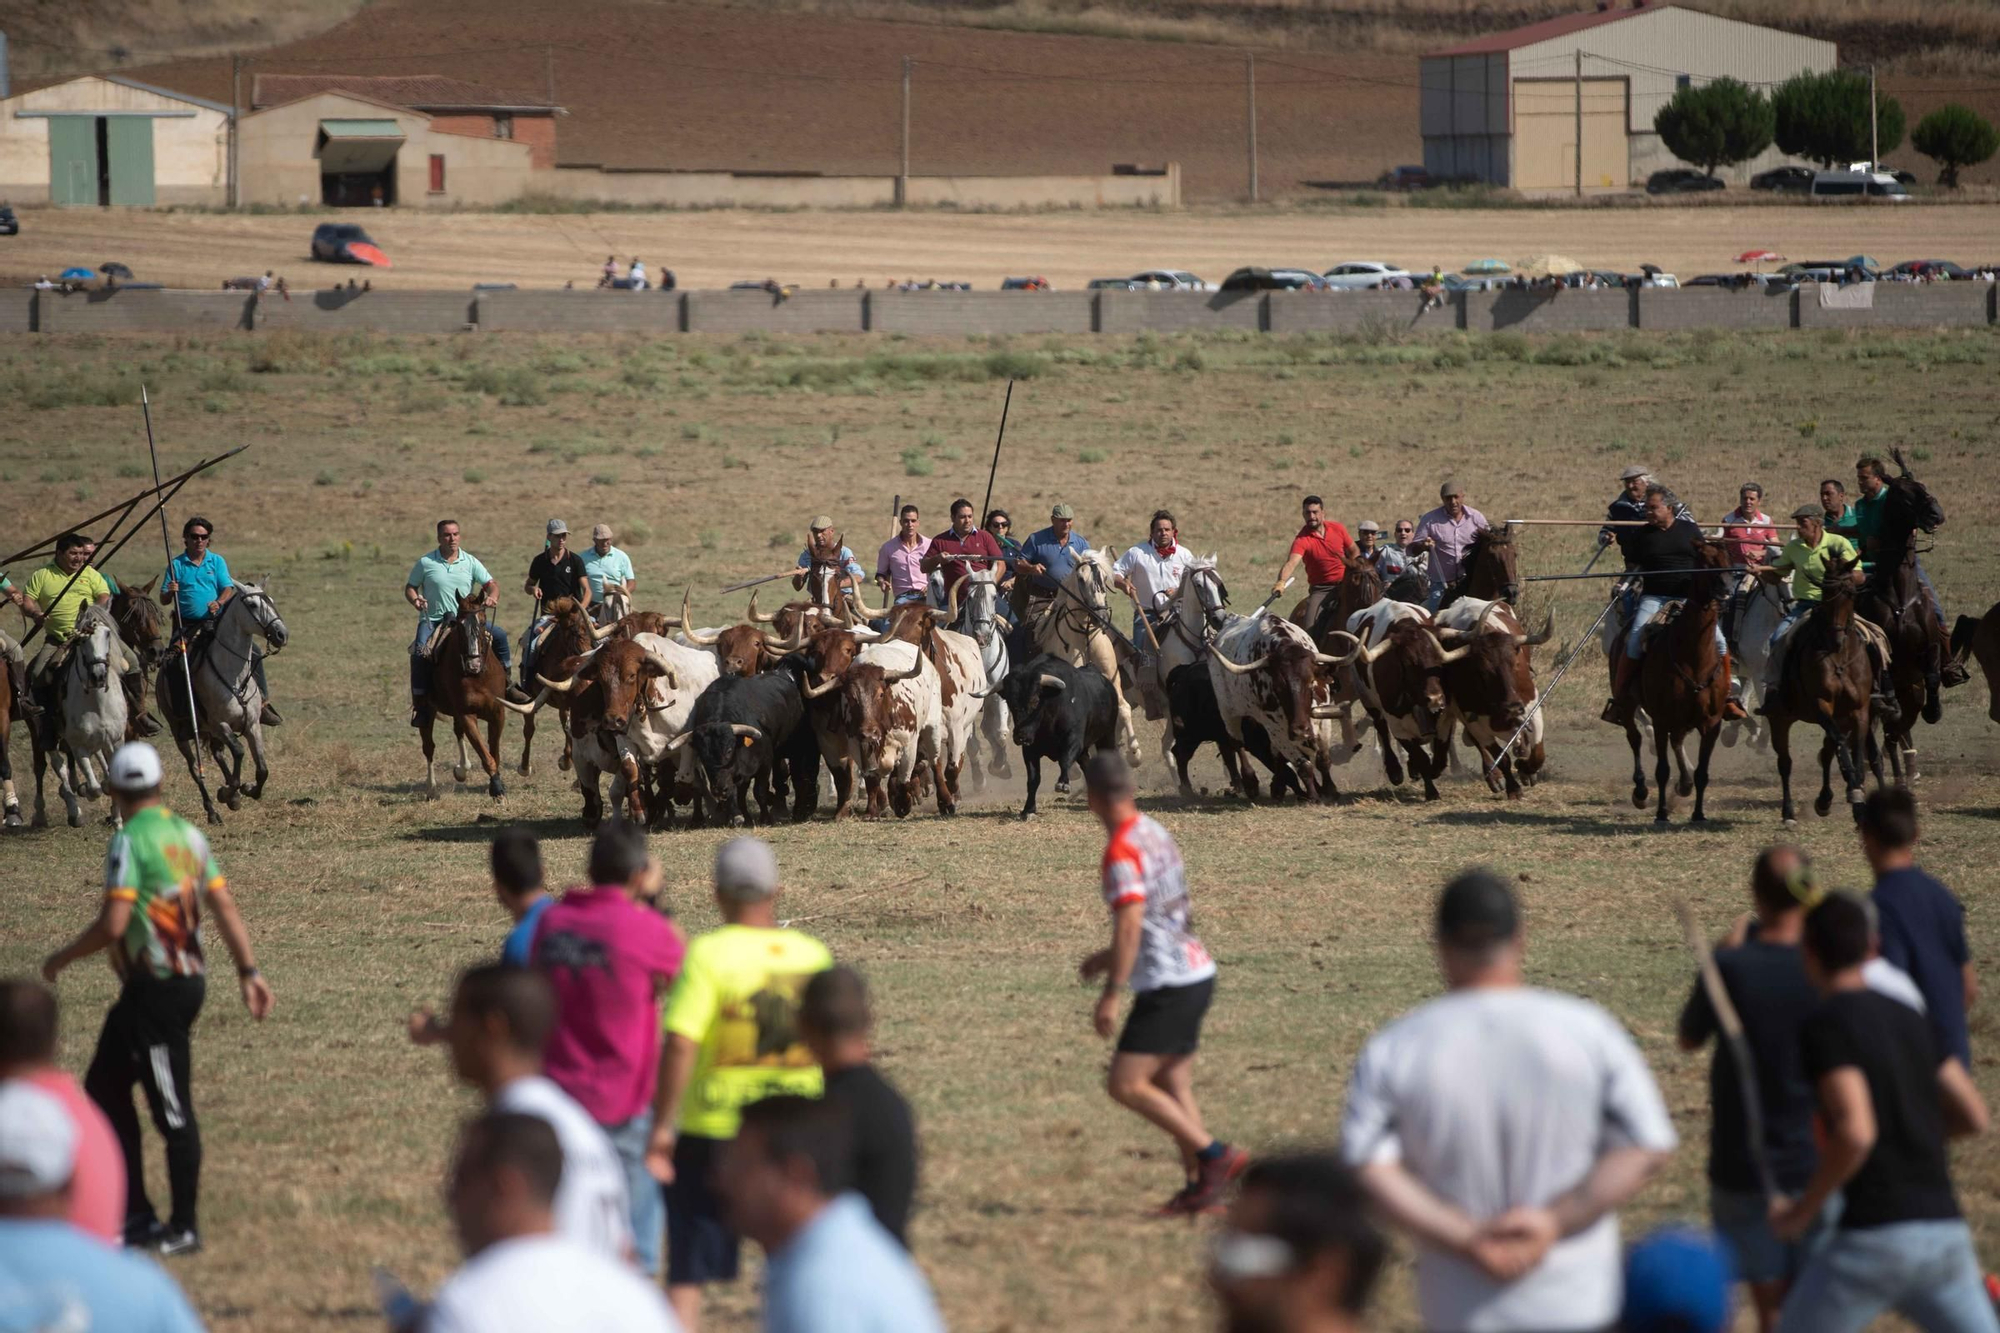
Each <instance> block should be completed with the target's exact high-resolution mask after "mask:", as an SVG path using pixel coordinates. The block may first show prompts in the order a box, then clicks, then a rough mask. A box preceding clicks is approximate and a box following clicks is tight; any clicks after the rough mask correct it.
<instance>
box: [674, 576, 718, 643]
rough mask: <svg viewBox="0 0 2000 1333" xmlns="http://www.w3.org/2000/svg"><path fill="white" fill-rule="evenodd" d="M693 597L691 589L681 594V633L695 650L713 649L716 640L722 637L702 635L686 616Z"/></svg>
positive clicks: (689, 617) (690, 618)
mask: <svg viewBox="0 0 2000 1333" xmlns="http://www.w3.org/2000/svg"><path fill="white" fill-rule="evenodd" d="M693 596H694V594H693V590H692V589H690V590H688V591H685V592H683V593H681V633H683V634H685V635H687V641H688V642H689V643H691V644H693V645H694V646H695V647H697V648H713V647H715V644H716V640H718V639H720V638H721V637H722V636H721V635H720V634H703V633H702V632H701V631H700V630H697V629H696V628H695V627H694V618H693V617H692V616H690V615H689V614H688V604H689V603H690V602H691V601H692V600H693Z"/></svg>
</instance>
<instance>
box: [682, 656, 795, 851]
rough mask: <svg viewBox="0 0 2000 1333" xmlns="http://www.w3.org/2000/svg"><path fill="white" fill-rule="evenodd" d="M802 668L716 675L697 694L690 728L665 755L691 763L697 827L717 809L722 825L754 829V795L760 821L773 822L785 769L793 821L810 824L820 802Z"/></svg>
mask: <svg viewBox="0 0 2000 1333" xmlns="http://www.w3.org/2000/svg"><path fill="white" fill-rule="evenodd" d="M803 671H804V665H803V664H802V663H800V662H798V661H797V659H796V658H787V659H786V660H785V661H783V662H780V663H779V664H777V665H776V666H775V667H773V668H772V669H771V670H769V671H764V672H760V673H758V674H757V675H754V676H737V675H728V674H722V675H718V676H717V677H716V679H715V681H714V683H713V684H711V685H710V686H709V687H708V688H707V689H705V690H703V691H702V692H701V697H700V698H698V699H696V700H695V702H694V708H693V710H692V711H691V712H690V713H689V715H688V727H687V730H686V731H683V732H682V733H681V734H680V735H678V736H676V737H674V738H673V740H672V741H671V742H669V744H668V749H669V750H670V751H672V752H673V753H675V754H679V753H681V752H682V751H683V750H686V751H689V752H691V753H692V754H693V756H694V763H693V764H692V765H691V766H690V767H691V769H692V773H691V776H692V778H693V787H694V823H695V825H696V826H697V827H699V826H700V825H701V824H703V823H705V822H706V818H707V811H708V808H709V807H711V806H712V807H714V808H715V809H716V811H717V812H718V815H719V817H720V819H721V820H722V822H723V823H724V824H725V825H728V824H733V823H734V822H735V821H736V819H738V818H741V819H742V821H743V822H744V824H745V825H746V826H747V825H749V824H750V823H751V816H750V795H751V791H752V789H753V788H754V789H755V792H756V797H757V806H758V815H759V817H760V818H761V819H762V821H763V822H764V823H766V824H770V823H773V822H775V815H774V811H775V808H776V801H775V800H774V799H773V796H772V780H773V777H774V775H775V774H776V773H777V772H778V771H779V770H780V769H781V768H782V769H783V770H784V771H785V772H786V774H787V776H788V777H789V778H790V781H791V791H792V822H793V823H800V822H803V821H804V820H807V819H810V818H811V817H812V813H813V809H814V808H815V806H817V804H818V802H819V752H818V749H817V746H816V745H815V744H814V741H813V736H812V732H811V730H810V729H809V728H807V727H804V726H802V725H801V723H803V722H804V720H805V695H804V692H803V687H802V682H801V681H800V679H799V677H800V675H801V674H802V673H803Z"/></svg>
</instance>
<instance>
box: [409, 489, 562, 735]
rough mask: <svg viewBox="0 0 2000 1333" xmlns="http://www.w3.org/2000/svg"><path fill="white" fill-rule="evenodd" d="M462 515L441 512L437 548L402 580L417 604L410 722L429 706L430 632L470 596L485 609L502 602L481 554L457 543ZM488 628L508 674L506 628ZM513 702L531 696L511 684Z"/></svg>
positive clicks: (411, 601)
mask: <svg viewBox="0 0 2000 1333" xmlns="http://www.w3.org/2000/svg"><path fill="white" fill-rule="evenodd" d="M458 535H459V534H458V520H457V519H453V518H442V519H439V520H438V525H437V539H438V544H437V549H436V550H433V551H429V552H426V553H425V554H423V555H420V556H418V557H417V563H416V564H414V565H411V566H410V576H409V578H407V579H405V580H404V581H403V600H404V601H406V602H408V603H409V604H410V605H411V606H413V607H415V608H416V609H417V635H416V638H415V639H413V640H412V641H411V643H410V725H411V726H413V727H421V726H422V725H423V721H424V714H425V713H426V712H427V711H428V706H427V705H426V704H425V702H424V696H425V695H426V694H428V693H429V692H430V679H431V662H430V657H429V654H428V653H427V651H426V650H427V649H428V648H429V647H430V642H431V638H432V636H434V635H435V634H437V632H438V631H439V629H440V628H441V627H442V626H443V625H445V624H446V623H447V622H448V621H450V620H451V619H452V618H453V617H455V616H456V615H457V614H458V604H459V602H460V600H461V599H463V598H466V597H476V598H477V599H478V602H479V604H480V605H481V606H484V607H486V608H487V609H489V610H490V609H492V608H493V607H495V606H497V605H499V603H500V592H499V589H498V588H496V587H495V586H494V584H493V576H492V575H491V574H489V573H487V572H486V566H485V565H482V564H480V563H479V557H477V556H475V555H473V554H472V553H471V552H470V551H466V550H463V549H461V548H460V546H459V544H458ZM487 631H488V633H489V634H490V635H491V636H492V639H493V656H494V657H495V658H497V659H498V660H499V662H500V670H501V673H502V674H503V675H504V674H505V673H506V672H507V670H508V668H509V666H510V664H511V662H512V657H513V655H512V653H511V652H510V651H509V650H508V644H507V631H506V630H504V629H502V628H501V627H500V626H499V625H497V624H494V625H488V626H487ZM507 701H508V702H509V703H517V704H526V703H532V702H533V701H532V700H531V699H529V698H528V696H527V695H526V694H523V693H522V692H521V691H520V690H519V689H518V688H516V687H515V686H512V685H509V686H508V687H507Z"/></svg>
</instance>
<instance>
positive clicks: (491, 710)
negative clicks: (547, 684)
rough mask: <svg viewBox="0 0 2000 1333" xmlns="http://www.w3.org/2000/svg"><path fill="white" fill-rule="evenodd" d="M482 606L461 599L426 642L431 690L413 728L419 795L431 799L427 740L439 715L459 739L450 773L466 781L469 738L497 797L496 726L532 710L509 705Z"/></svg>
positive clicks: (434, 789)
mask: <svg viewBox="0 0 2000 1333" xmlns="http://www.w3.org/2000/svg"><path fill="white" fill-rule="evenodd" d="M484 610H485V608H484V607H483V606H481V605H480V603H479V602H477V601H475V600H474V599H473V598H470V597H467V598H464V599H462V600H461V601H460V602H459V604H458V614H457V615H456V616H455V617H453V618H452V620H451V621H450V623H448V624H446V625H443V626H441V627H440V628H439V629H438V630H437V632H436V635H435V636H434V637H433V639H432V642H431V688H430V694H429V695H428V696H427V697H426V699H425V703H426V704H427V705H428V706H426V707H422V708H420V709H419V710H418V726H419V729H420V730H421V731H422V732H423V738H424V794H425V796H427V797H429V798H430V799H431V800H436V799H437V797H438V785H437V763H436V760H435V759H434V758H433V756H434V755H435V754H436V752H437V746H436V744H435V743H434V742H433V741H432V739H431V727H432V726H433V725H434V724H435V723H436V721H437V718H438V715H439V714H443V715H444V716H446V717H448V718H450V719H451V723H452V731H453V732H454V734H456V735H457V737H458V763H457V764H456V765H454V766H453V768H452V776H453V777H455V778H457V779H458V780H459V781H460V782H463V781H465V779H466V776H467V772H468V770H469V768H470V765H468V764H467V762H466V755H465V745H466V742H467V741H470V742H471V743H472V748H473V749H474V750H475V751H477V752H478V755H479V763H480V766H481V767H482V768H484V769H485V770H486V791H487V793H488V794H489V795H491V796H492V797H493V798H494V799H495V800H498V799H499V798H500V797H501V796H503V795H505V794H506V791H507V788H506V786H505V785H504V784H503V783H502V782H501V781H500V759H499V755H500V729H501V728H502V726H504V725H505V724H506V721H507V714H508V712H516V713H527V714H532V713H533V712H534V706H533V705H531V704H517V703H511V702H509V701H508V699H507V673H506V671H505V670H504V669H503V668H502V667H501V665H500V659H499V658H497V657H495V656H494V655H493V638H492V636H491V635H489V634H488V633H487V632H486V626H485V623H484V619H483V614H482V613H483V612H484ZM481 721H484V722H485V723H486V739H485V740H483V741H482V740H481V739H480V738H479V730H478V724H479V723H480V722H481Z"/></svg>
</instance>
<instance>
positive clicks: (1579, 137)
mask: <svg viewBox="0 0 2000 1333" xmlns="http://www.w3.org/2000/svg"><path fill="white" fill-rule="evenodd" d="M1576 197H1577V198H1579V199H1581V198H1583V48H1582V47H1578V48H1577V49H1576Z"/></svg>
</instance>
